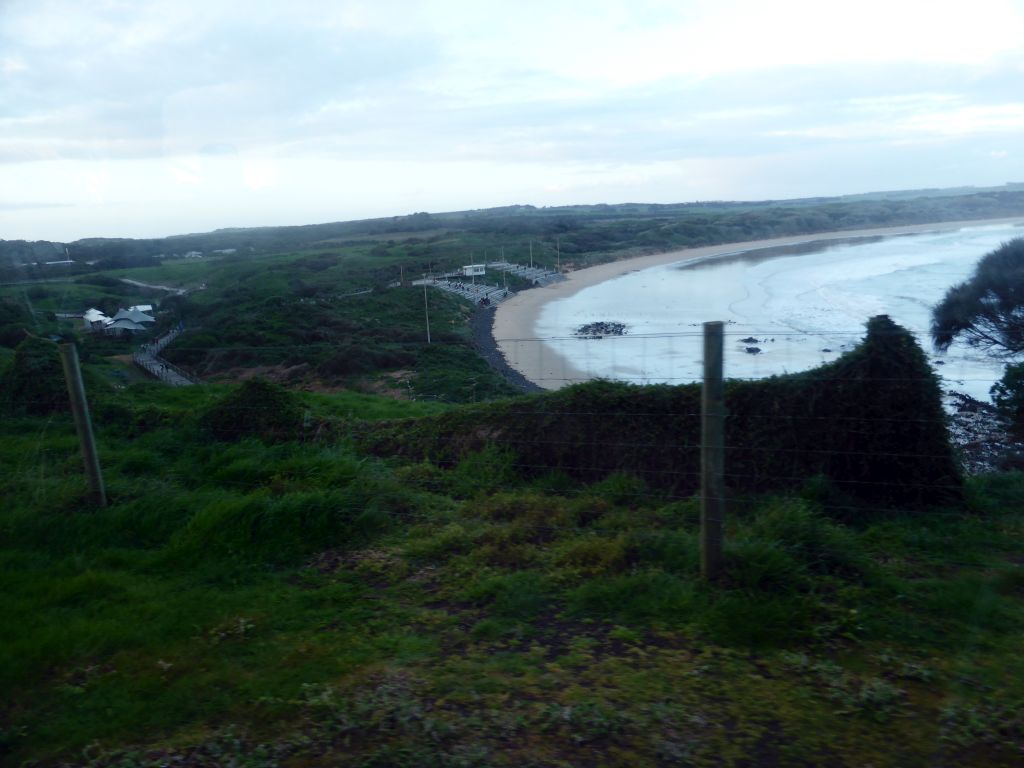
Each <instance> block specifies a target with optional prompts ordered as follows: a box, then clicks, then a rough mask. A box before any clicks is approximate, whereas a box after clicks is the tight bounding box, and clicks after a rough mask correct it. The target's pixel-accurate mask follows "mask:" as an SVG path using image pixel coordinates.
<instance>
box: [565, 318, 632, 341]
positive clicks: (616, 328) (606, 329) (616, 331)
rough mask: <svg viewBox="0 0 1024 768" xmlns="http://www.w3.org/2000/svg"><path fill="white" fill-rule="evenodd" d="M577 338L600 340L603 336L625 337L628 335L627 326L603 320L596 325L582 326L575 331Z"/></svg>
mask: <svg viewBox="0 0 1024 768" xmlns="http://www.w3.org/2000/svg"><path fill="white" fill-rule="evenodd" d="M574 335H575V336H579V337H581V338H588V339H589V338H596V339H600V338H602V337H603V336H625V335H626V324H625V323H616V322H612V321H609V320H602V321H600V322H596V323H587V324H586V325H581V326H580V327H579V328H577V329H576V330H575V331H574Z"/></svg>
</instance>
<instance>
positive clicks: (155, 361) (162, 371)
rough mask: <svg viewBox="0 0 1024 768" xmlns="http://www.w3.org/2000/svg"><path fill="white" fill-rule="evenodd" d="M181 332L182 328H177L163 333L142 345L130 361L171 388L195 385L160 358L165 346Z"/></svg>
mask: <svg viewBox="0 0 1024 768" xmlns="http://www.w3.org/2000/svg"><path fill="white" fill-rule="evenodd" d="M183 332H184V328H182V327H181V326H178V327H177V328H174V329H173V330H171V331H168V332H167V333H165V334H164V335H163V336H161V337H160V338H159V339H157V340H156V341H152V342H150V343H149V344H143V345H142V346H141V347H140V348H139V349H138V351H136V352H135V354H133V355H132V360H133V361H134V363H135V364H136V365H137V366H139V368H141V369H142V370H144V371H146V372H147V373H149V374H151V375H153V376H155V377H156V378H158V379H160V381H162V382H164V383H165V384H169V385H170V386H172V387H188V386H191V385H192V384H195V382H194V381H193V380H192V379H191V378H190V377H189V375H188V374H187V373H185V372H184V371H183V370H181V369H180V368H178V367H177V366H176V365H174V364H173V363H169V362H167V361H166V360H164V359H163V358H162V357H160V353H161V352H163V351H164V349H166V347H167V345H168V344H170V343H171V342H172V341H174V340H175V339H176V338H178V336H180V335H181V334H182V333H183Z"/></svg>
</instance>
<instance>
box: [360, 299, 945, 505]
mask: <svg viewBox="0 0 1024 768" xmlns="http://www.w3.org/2000/svg"><path fill="white" fill-rule="evenodd" d="M867 330H868V333H867V337H866V339H865V340H864V342H863V343H862V344H860V345H859V346H858V347H857V348H856V349H854V350H853V351H851V352H849V353H847V354H846V355H843V356H842V357H841V358H839V359H838V360H836V361H835V362H833V363H831V364H829V365H826V366H822V367H820V368H817V369H815V370H812V371H808V372H806V373H802V374H795V375H790V376H777V377H772V378H770V379H765V380H761V381H755V382H748V381H742V382H740V381H736V382H728V383H727V385H726V406H727V411H728V418H727V419H726V435H725V442H726V478H727V485H728V486H729V487H730V488H731V489H732V490H733V491H736V490H743V491H749V490H756V491H760V490H770V489H774V488H787V487H792V486H793V485H794V483H799V482H800V481H802V480H805V479H808V478H813V477H816V476H821V477H824V478H828V479H829V480H831V482H832V483H833V484H834V487H835V488H836V490H837V492H839V493H841V494H847V495H849V496H852V497H856V498H859V499H862V500H868V501H871V502H873V503H881V504H889V503H896V504H906V503H910V504H917V503H935V502H943V501H950V500H953V499H956V498H959V496H960V488H961V483H962V479H961V476H960V473H959V469H958V467H957V464H956V461H955V458H954V455H953V452H952V449H951V448H950V446H949V442H948V433H947V431H946V424H945V414H944V412H943V410H942V402H941V393H940V390H939V386H938V381H937V379H936V377H935V375H934V373H933V372H932V370H931V368H930V367H929V366H928V362H927V360H926V358H925V356H924V353H923V352H922V351H921V349H920V347H918V345H917V343H916V342H915V340H914V338H913V336H912V335H911V334H910V333H908V332H907V331H906V330H904V329H903V328H901V327H899V326H897V325H896V324H895V323H893V322H892V321H891V320H890V319H889V318H888V317H886V316H879V317H876V318H873V319H872V320H871V321H869V323H868V328H867ZM699 414H700V387H699V386H698V385H684V386H677V387H671V386H665V385H660V386H648V387H638V386H632V385H628V384H618V383H612V382H607V381H596V382H590V383H587V384H582V385H577V386H574V387H569V388H567V389H564V390H561V391H559V392H556V393H552V394H545V395H537V396H531V397H524V398H518V399H515V400H510V401H505V402H501V403H496V404H491V405H487V406H477V407H467V408H463V409H460V410H457V411H451V412H448V413H445V414H443V415H440V416H437V417H432V418H428V419H424V420H420V421H417V422H393V423H390V424H387V423H385V424H380V423H378V424H374V425H370V426H368V428H367V430H366V431H365V433H364V435H363V436H362V437H361V439H362V440H363V441H364V443H365V445H366V447H367V448H369V449H370V450H373V451H376V452H379V453H381V454H383V455H394V454H399V455H405V456H408V457H416V458H423V457H426V458H429V459H430V460H432V461H435V462H441V463H446V464H452V463H456V462H458V461H459V459H460V458H461V457H463V456H465V455H466V454H468V453H470V452H473V451H477V450H480V449H481V448H482V447H483V446H485V445H488V444H494V445H497V446H500V447H501V448H503V449H505V450H511V451H513V452H515V454H516V455H517V456H518V459H517V461H516V464H517V465H518V466H519V467H520V468H522V469H523V470H524V471H525V472H526V473H527V474H529V473H530V472H531V471H532V472H535V473H537V474H542V473H543V472H550V471H558V470H561V471H564V472H566V473H568V474H570V475H572V476H574V477H577V478H582V479H585V480H600V479H602V478H603V477H605V476H607V475H609V474H612V473H615V472H628V473H632V474H633V475H635V476H636V477H639V478H641V479H642V480H643V482H644V483H646V484H647V485H649V486H651V487H652V488H661V489H668V490H670V491H672V492H674V493H680V494H688V493H691V492H693V491H694V490H695V489H696V488H697V486H698V480H699V474H700V449H699V443H700V416H699ZM531 468H533V469H531Z"/></svg>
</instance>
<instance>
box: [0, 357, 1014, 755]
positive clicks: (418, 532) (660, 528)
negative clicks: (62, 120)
mask: <svg viewBox="0 0 1024 768" xmlns="http://www.w3.org/2000/svg"><path fill="white" fill-rule="evenodd" d="M9 364H10V363H8V365H9ZM90 382H91V383H90V397H91V398H92V400H93V404H94V416H95V423H96V426H97V432H98V438H99V442H100V446H101V460H102V463H103V466H104V469H105V472H106V478H107V487H108V492H109V496H110V499H111V504H110V506H109V507H108V508H106V509H102V510H100V509H95V508H93V507H91V506H90V504H89V503H88V501H87V494H86V489H85V486H84V481H83V479H82V477H81V463H80V458H79V456H78V454H77V451H76V440H75V437H74V431H73V429H72V426H71V424H70V421H69V419H68V417H67V415H66V414H64V413H62V412H61V411H59V410H57V411H54V412H51V413H49V414H47V415H37V416H26V415H24V414H20V415H19V413H18V403H13V404H9V405H8V411H7V415H6V416H5V417H4V419H3V420H2V421H0V465H2V466H3V468H4V471H3V473H2V474H0V494H2V496H3V498H4V500H5V503H4V505H3V507H2V509H0V617H2V620H0V702H3V703H2V704H0V762H3V763H4V764H11V765H19V764H23V763H24V762H26V761H27V762H28V764H31V765H43V766H50V765H58V764H70V765H94V766H100V765H104V766H106V765H135V766H141V765H146V766H149V765H152V766H157V765H165V764H182V765H208V766H215V765H224V764H227V763H228V762H229V761H233V762H234V764H238V765H253V766H271V765H286V766H308V765H365V766H383V765H388V766H391V765H408V766H421V765H437V766H469V765H472V766H479V765H510V766H512V765H514V766H523V765H533V766H555V765H570V764H571V765H621V766H627V765H628V766H634V765H655V764H660V765H723V764H724V765H736V766H739V765H772V764H782V765H807V766H812V765H813V766H816V765H822V764H830V765H850V766H854V765H858V766H859V765H865V764H871V765H876V766H885V765H891V766H933V765H949V766H954V765H965V764H973V765H996V766H999V765H1003V766H1011V765H1016V764H1019V759H1020V754H1021V749H1022V748H1024V720H1022V718H1021V712H1024V706H1022V705H1024V662H1022V658H1021V655H1020V653H1019V638H1020V633H1021V631H1022V629H1024V590H1022V585H1024V578H1022V574H1021V570H1020V563H1021V561H1022V559H1024V548H1022V544H1021V542H1022V541H1024V476H1021V475H1019V474H1005V475H993V476H989V477H982V478H977V479H973V480H971V481H969V482H968V483H967V484H966V486H965V488H964V493H963V495H962V496H961V498H960V500H958V501H948V502H946V503H944V504H943V505H939V506H936V505H935V504H932V505H925V506H921V505H917V506H915V508H914V509H912V510H911V509H905V508H901V507H900V506H898V505H896V506H890V507H889V508H888V509H886V510H885V511H884V512H883V511H881V510H879V509H877V505H876V504H868V503H864V502H859V501H857V499H856V498H852V497H850V496H849V495H847V494H844V493H842V492H841V491H840V490H839V489H837V488H836V487H834V486H833V485H832V484H831V483H829V481H828V480H827V479H824V478H821V477H818V478H811V479H809V480H807V481H805V482H802V483H795V484H791V485H789V486H788V487H786V488H779V489H777V490H776V491H775V492H773V493H772V494H768V495H764V494H757V493H748V494H745V495H744V496H743V498H742V503H734V504H733V505H732V506H731V508H730V512H729V517H728V521H727V548H726V554H727V565H728V576H727V578H726V580H725V581H724V582H723V583H721V584H719V585H717V586H709V585H706V584H704V583H702V582H701V581H700V580H699V578H698V545H697V526H698V523H697V520H698V503H697V501H696V499H694V498H692V497H691V496H689V495H688V493H686V492H680V491H679V490H675V491H673V490H671V489H667V488H659V487H657V486H655V485H653V484H651V483H648V482H645V481H643V480H642V479H640V478H639V477H638V476H637V475H635V474H629V473H622V472H610V473H602V474H601V475H600V476H593V477H589V478H586V479H583V478H574V477H573V476H571V475H570V474H568V473H566V472H562V471H557V470H554V469H552V470H551V471H548V472H540V471H538V470H537V467H524V466H523V464H524V462H523V461H522V460H521V459H520V458H518V457H517V456H516V455H515V454H514V453H512V452H510V451H507V450H503V449H501V448H500V447H495V446H486V447H483V449H482V450H476V451H467V452H465V453H464V454H463V455H461V458H460V459H459V460H458V461H455V462H453V463H450V464H448V465H446V466H438V465H434V464H430V463H426V462H422V461H410V460H408V459H404V460H403V459H400V458H397V457H390V458H389V457H373V456H369V455H367V454H365V453H363V452H362V450H361V449H359V448H358V447H357V446H358V444H359V440H358V438H360V436H362V435H364V434H365V433H366V432H367V431H369V430H371V429H372V428H373V425H374V423H376V421H377V420H380V419H385V420H388V423H389V424H390V425H392V426H389V427H388V428H389V429H393V425H394V424H395V423H399V422H396V421H395V420H396V419H403V418H406V419H407V418H414V417H415V418H419V419H423V418H426V419H428V420H436V419H437V418H439V417H440V416H442V415H443V414H446V413H452V414H457V413H460V412H461V409H460V408H456V409H454V410H453V409H452V408H453V407H452V406H445V405H440V404H431V403H422V402H408V401H407V402H402V401H396V400H391V399H383V398H375V397H372V396H367V395H356V394H351V393H338V394H323V393H320V394H317V393H288V392H285V391H283V390H275V389H274V388H267V387H265V386H263V385H260V384H255V383H253V384H248V385H246V386H244V387H242V388H236V387H229V386H204V387H197V388H188V389H181V390H170V389H166V388H161V387H159V386H156V385H135V386H131V387H128V388H126V389H122V390H109V389H107V388H106V387H105V386H104V384H103V381H102V379H98V378H90ZM596 386H597V388H598V389H599V388H600V385H596ZM582 389H584V390H585V389H586V388H582ZM550 397H551V396H537V397H536V398H532V399H531V400H530V401H531V402H542V401H543V400H544V399H545V398H550ZM491 407H493V408H498V409H500V408H501V406H497V405H496V406H477V407H476V408H475V409H473V408H470V411H469V412H472V413H476V414H477V415H479V413H480V411H481V409H483V408H491ZM497 412H500V410H499V411H497ZM408 423H409V424H410V425H411V424H413V423H414V422H408ZM692 437H693V436H692V435H690V436H687V435H680V438H682V439H692ZM556 438H557V436H552V437H551V439H552V441H555V440H556ZM853 505H860V507H859V512H858V513H857V514H850V511H851V506H853Z"/></svg>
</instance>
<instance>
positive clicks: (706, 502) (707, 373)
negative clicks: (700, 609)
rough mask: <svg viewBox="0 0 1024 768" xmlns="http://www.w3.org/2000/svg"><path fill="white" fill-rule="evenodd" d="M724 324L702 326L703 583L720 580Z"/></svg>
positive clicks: (723, 469)
mask: <svg viewBox="0 0 1024 768" xmlns="http://www.w3.org/2000/svg"><path fill="white" fill-rule="evenodd" d="M723 328H724V324H723V323H722V322H721V321H720V320H716V321H713V322H709V323H704V386H703V389H702V392H701V441H700V446H701V447H700V572H701V576H702V577H703V578H704V580H705V581H717V580H718V579H719V578H720V577H721V576H722V568H723V559H722V529H723V527H724V524H725V521H724V518H725V498H724V497H725V483H724V482H723V475H724V473H725V429H724V426H725V397H724V388H723V386H722V346H723V337H724V333H723Z"/></svg>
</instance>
